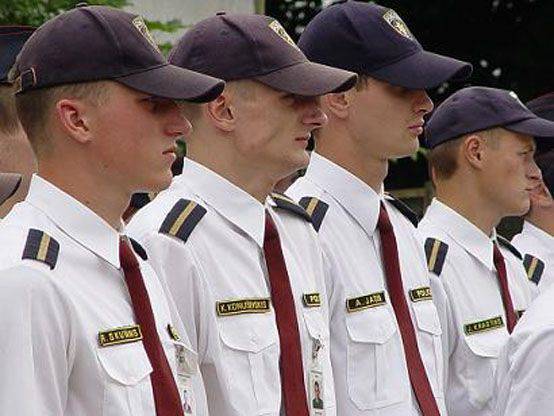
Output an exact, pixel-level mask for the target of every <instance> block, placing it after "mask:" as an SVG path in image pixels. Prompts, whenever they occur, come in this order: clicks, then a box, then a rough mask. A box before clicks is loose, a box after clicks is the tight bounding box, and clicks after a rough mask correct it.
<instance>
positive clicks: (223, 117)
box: [206, 91, 237, 132]
mask: <svg viewBox="0 0 554 416" xmlns="http://www.w3.org/2000/svg"><path fill="white" fill-rule="evenodd" d="M206 113H207V116H208V118H209V119H210V120H211V121H212V123H213V124H214V125H215V126H216V127H217V128H218V129H220V130H223V131H225V132H231V131H233V130H234V129H235V126H236V121H237V120H236V108H235V107H234V106H233V103H232V100H231V97H230V95H228V94H227V93H226V92H225V91H224V92H223V93H222V94H221V95H220V96H219V97H217V98H216V99H215V100H213V101H211V102H209V103H208V104H206Z"/></svg>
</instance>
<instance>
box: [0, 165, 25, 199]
mask: <svg viewBox="0 0 554 416" xmlns="http://www.w3.org/2000/svg"><path fill="white" fill-rule="evenodd" d="M20 184H21V175H19V174H17V173H0V205H1V204H3V203H4V202H6V200H7V199H8V198H10V197H11V196H13V194H15V191H17V188H19V185H20Z"/></svg>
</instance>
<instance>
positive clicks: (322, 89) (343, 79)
mask: <svg viewBox="0 0 554 416" xmlns="http://www.w3.org/2000/svg"><path fill="white" fill-rule="evenodd" d="M254 79H256V80H257V81H260V82H261V83H263V84H266V85H269V86H270V87H272V88H274V89H276V90H279V91H284V92H288V93H290V94H296V95H301V96H305V97H316V96H319V95H324V94H329V93H332V92H343V91H347V90H349V89H350V88H352V87H354V85H356V81H357V79H358V76H357V75H356V74H355V73H353V72H350V71H345V70H344V69H338V68H333V67H330V66H327V65H322V64H317V63H315V62H309V61H305V62H300V63H297V64H294V65H291V66H287V67H285V68H281V69H278V70H276V71H273V72H270V73H269V74H266V75H260V76H257V77H255V78H254Z"/></svg>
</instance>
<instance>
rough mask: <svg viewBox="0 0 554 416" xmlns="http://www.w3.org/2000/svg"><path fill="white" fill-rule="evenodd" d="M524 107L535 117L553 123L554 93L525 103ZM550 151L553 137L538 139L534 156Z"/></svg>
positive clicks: (553, 141) (553, 145) (553, 146)
mask: <svg viewBox="0 0 554 416" xmlns="http://www.w3.org/2000/svg"><path fill="white" fill-rule="evenodd" d="M525 105H526V106H527V108H529V110H531V111H532V112H533V113H535V114H536V115H537V116H539V117H541V118H545V119H547V120H550V121H554V92H551V93H549V94H545V95H541V96H540V97H537V98H535V99H533V100H531V101H529V102H527V103H526V104H525ZM548 139H553V140H548ZM551 150H554V137H552V138H547V139H541V138H538V140H537V151H536V153H535V155H536V156H538V155H540V154H542V153H545V152H549V151H551Z"/></svg>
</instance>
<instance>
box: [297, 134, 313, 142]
mask: <svg viewBox="0 0 554 416" xmlns="http://www.w3.org/2000/svg"><path fill="white" fill-rule="evenodd" d="M308 140H310V135H309V134H306V135H304V136H299V137H296V138H295V139H294V141H296V142H308Z"/></svg>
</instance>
